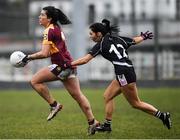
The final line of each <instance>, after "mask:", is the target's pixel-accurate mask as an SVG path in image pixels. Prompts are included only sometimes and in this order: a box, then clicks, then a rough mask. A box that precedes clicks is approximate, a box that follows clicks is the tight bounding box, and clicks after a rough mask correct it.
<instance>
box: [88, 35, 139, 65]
mask: <svg viewBox="0 0 180 140" xmlns="http://www.w3.org/2000/svg"><path fill="white" fill-rule="evenodd" d="M135 44H136V43H135V42H134V40H133V39H131V38H127V37H122V36H116V35H110V34H107V35H105V36H104V37H103V38H102V40H101V42H98V43H97V44H96V45H94V46H93V48H92V49H91V50H90V51H89V54H91V55H92V56H93V57H96V56H97V55H98V54H101V55H102V56H103V57H104V58H105V59H107V60H109V61H110V62H112V63H113V65H114V66H115V67H116V66H118V67H120V66H123V67H124V66H125V67H133V65H132V62H131V60H129V57H128V52H127V49H128V48H129V47H130V46H131V45H135Z"/></svg>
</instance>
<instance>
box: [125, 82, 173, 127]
mask: <svg viewBox="0 0 180 140" xmlns="http://www.w3.org/2000/svg"><path fill="white" fill-rule="evenodd" d="M122 91H123V94H124V96H125V98H126V99H127V100H128V102H129V103H130V104H131V106H132V107H134V108H136V109H139V110H142V111H144V112H146V113H148V114H151V115H153V116H156V117H158V118H160V119H161V120H162V121H163V124H164V125H166V126H167V128H168V129H170V128H171V120H170V114H169V112H166V113H162V112H160V111H158V110H157V109H156V108H155V107H154V106H152V105H150V104H148V103H145V102H143V101H141V100H140V99H139V97H138V91H137V87H136V83H131V84H128V85H126V86H123V88H122Z"/></svg>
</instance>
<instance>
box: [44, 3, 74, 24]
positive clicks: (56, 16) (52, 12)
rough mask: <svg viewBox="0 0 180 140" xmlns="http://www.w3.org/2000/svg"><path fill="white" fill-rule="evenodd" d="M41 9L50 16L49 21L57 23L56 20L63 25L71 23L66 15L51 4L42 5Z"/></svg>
mask: <svg viewBox="0 0 180 140" xmlns="http://www.w3.org/2000/svg"><path fill="white" fill-rule="evenodd" d="M43 10H45V11H46V15H47V17H48V18H52V20H51V23H53V24H57V22H58V21H59V22H60V23H61V24H63V25H65V24H70V23H71V21H70V20H69V19H68V17H67V16H66V15H65V14H64V13H63V12H62V11H61V10H60V9H57V8H55V7H53V6H47V7H44V8H43Z"/></svg>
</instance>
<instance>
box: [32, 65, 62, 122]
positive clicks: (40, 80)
mask: <svg viewBox="0 0 180 140" xmlns="http://www.w3.org/2000/svg"><path fill="white" fill-rule="evenodd" d="M54 80H57V77H56V76H55V75H54V74H53V73H52V72H50V70H49V68H48V67H45V68H42V69H40V70H39V71H38V72H37V73H36V74H35V75H34V76H33V77H32V80H31V82H30V83H31V86H32V87H33V88H34V89H35V90H36V92H37V93H38V94H39V95H40V96H41V97H43V98H44V99H45V100H46V101H47V102H48V103H49V105H50V106H51V111H50V114H49V115H48V118H47V120H48V121H49V120H51V119H52V118H53V117H54V116H55V115H56V114H57V113H58V112H59V111H60V110H61V109H62V105H60V104H59V103H58V102H56V100H55V99H54V98H53V97H52V95H51V94H50V93H49V89H48V87H47V86H46V84H45V82H49V81H54Z"/></svg>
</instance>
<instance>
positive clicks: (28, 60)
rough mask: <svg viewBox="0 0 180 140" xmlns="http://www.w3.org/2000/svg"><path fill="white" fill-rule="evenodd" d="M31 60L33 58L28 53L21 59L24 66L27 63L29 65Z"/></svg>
mask: <svg viewBox="0 0 180 140" xmlns="http://www.w3.org/2000/svg"><path fill="white" fill-rule="evenodd" d="M30 61H31V59H29V58H28V55H26V56H25V57H24V58H23V59H22V61H21V64H20V65H21V67H24V66H25V65H27V64H28V63H29V62H30Z"/></svg>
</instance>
